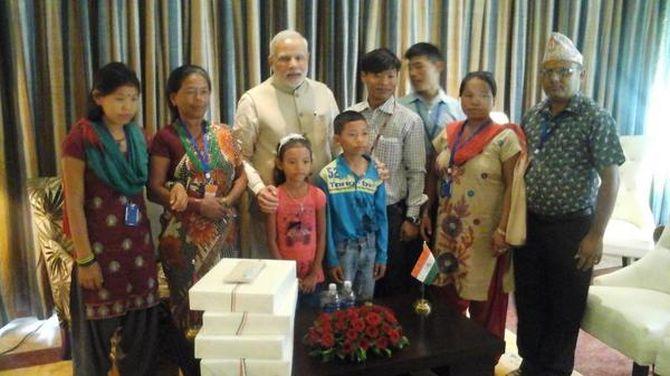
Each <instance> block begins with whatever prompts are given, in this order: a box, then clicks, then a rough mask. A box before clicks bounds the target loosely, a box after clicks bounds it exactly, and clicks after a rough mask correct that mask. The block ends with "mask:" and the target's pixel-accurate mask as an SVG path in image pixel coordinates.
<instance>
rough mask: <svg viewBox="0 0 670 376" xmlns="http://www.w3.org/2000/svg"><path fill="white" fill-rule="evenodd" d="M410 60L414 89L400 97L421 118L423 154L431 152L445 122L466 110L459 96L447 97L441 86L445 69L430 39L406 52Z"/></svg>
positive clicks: (401, 101) (439, 53)
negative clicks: (424, 141) (424, 150)
mask: <svg viewBox="0 0 670 376" xmlns="http://www.w3.org/2000/svg"><path fill="white" fill-rule="evenodd" d="M405 59H407V60H408V62H409V79H410V81H411V83H412V88H413V89H414V91H413V92H412V93H410V94H408V95H406V96H404V97H402V98H400V99H399V102H400V103H402V104H404V105H405V106H406V107H407V108H409V109H410V110H412V111H414V112H416V113H417V114H418V115H419V116H420V117H421V120H423V127H424V131H425V134H426V154H427V155H431V154H432V153H433V152H434V151H435V150H434V149H433V140H434V139H435V137H437V135H439V134H440V132H441V131H442V129H444V125H445V124H448V123H451V122H453V121H457V120H464V119H465V114H464V113H463V110H462V109H461V105H460V103H458V100H456V99H454V98H452V97H450V96H448V95H447V93H445V92H444V90H443V89H442V88H441V87H440V74H441V73H442V72H443V71H444V57H443V56H442V53H441V52H440V50H439V49H438V48H437V47H435V46H434V45H432V44H430V43H417V44H415V45H413V46H412V47H410V48H409V49H408V50H407V52H405Z"/></svg>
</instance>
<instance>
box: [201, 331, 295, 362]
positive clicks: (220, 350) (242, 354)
mask: <svg viewBox="0 0 670 376" xmlns="http://www.w3.org/2000/svg"><path fill="white" fill-rule="evenodd" d="M292 349H293V331H291V333H289V334H286V335H279V334H250V335H242V336H234V335H233V336H222V335H209V334H202V333H198V335H196V336H195V357H196V358H201V359H206V358H210V359H239V358H252V359H268V360H281V359H284V357H285V356H286V354H287V353H288V352H289V351H291V350H292Z"/></svg>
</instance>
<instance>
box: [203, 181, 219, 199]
mask: <svg viewBox="0 0 670 376" xmlns="http://www.w3.org/2000/svg"><path fill="white" fill-rule="evenodd" d="M218 189H219V187H218V186H217V185H216V184H211V183H210V184H207V185H205V197H212V198H213V197H216V191H217V190H218Z"/></svg>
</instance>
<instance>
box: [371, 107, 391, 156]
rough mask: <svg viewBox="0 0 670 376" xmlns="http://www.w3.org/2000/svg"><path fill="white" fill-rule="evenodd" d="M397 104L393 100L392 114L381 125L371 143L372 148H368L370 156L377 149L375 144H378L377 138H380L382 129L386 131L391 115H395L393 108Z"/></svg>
mask: <svg viewBox="0 0 670 376" xmlns="http://www.w3.org/2000/svg"><path fill="white" fill-rule="evenodd" d="M397 104H398V102H397V101H396V100H395V99H394V100H393V112H391V114H390V115H389V117H387V118H386V121H385V122H384V124H382V126H381V127H379V130H378V131H377V137H375V142H373V143H372V147H371V148H370V155H372V152H373V151H374V150H375V148H376V147H377V143H379V138H380V137H381V136H382V132H384V129H386V125H387V124H388V123H389V120H391V118H392V117H393V114H395V107H396V105H397Z"/></svg>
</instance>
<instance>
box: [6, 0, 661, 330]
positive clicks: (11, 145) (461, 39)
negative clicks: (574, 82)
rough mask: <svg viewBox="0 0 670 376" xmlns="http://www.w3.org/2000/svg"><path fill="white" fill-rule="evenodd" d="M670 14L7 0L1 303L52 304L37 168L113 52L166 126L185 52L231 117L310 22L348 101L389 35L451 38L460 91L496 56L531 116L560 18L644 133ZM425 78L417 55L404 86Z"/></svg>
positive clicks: (556, 3)
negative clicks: (279, 48) (44, 285)
mask: <svg viewBox="0 0 670 376" xmlns="http://www.w3.org/2000/svg"><path fill="white" fill-rule="evenodd" d="M667 17H668V5H667V0H648V1H646V0H628V1H624V0H539V1H533V0H240V1H237V0H161V1H158V0H147V1H139V2H138V1H136V0H50V1H41V0H5V1H0V31H2V33H0V42H1V43H0V63H1V64H0V69H1V72H0V84H1V85H2V87H1V88H0V123H1V124H2V129H0V141H1V142H2V143H3V146H4V148H3V149H2V151H1V152H0V189H1V191H0V218H9V220H1V221H2V222H0V283H2V289H1V290H2V295H1V298H2V302H3V304H2V306H0V313H2V314H7V316H8V317H10V318H11V317H15V316H16V315H17V314H24V313H28V314H38V315H43V314H44V313H45V312H46V311H47V309H46V308H45V307H48V304H47V303H45V302H44V300H45V299H44V295H45V294H44V290H43V289H41V287H40V286H39V283H38V281H37V280H36V278H35V277H33V276H35V275H37V274H38V273H39V271H38V270H37V269H38V266H37V262H38V261H39V255H35V254H34V253H33V251H32V249H33V247H32V236H33V235H32V233H31V225H30V223H31V222H30V216H29V211H28V203H27V199H26V193H25V186H26V181H27V180H28V179H30V178H33V177H37V176H46V175H54V174H58V173H59V168H60V166H59V160H60V154H61V144H62V141H63V139H64V138H65V136H66V134H67V131H68V129H69V125H70V124H72V123H73V122H74V121H75V120H76V119H77V118H80V117H81V116H83V115H85V113H86V101H87V97H88V94H89V91H90V86H91V82H92V77H93V73H94V72H95V70H96V69H97V68H99V67H100V66H102V65H104V64H106V63H108V62H111V61H123V62H125V63H127V64H128V65H129V66H130V67H132V68H133V69H134V70H135V71H136V72H137V74H138V76H139V77H140V79H141V84H142V97H141V98H142V104H141V107H140V113H139V115H138V121H139V122H140V124H143V126H144V127H145V129H146V132H147V134H148V135H153V134H155V132H156V131H157V130H158V129H159V128H160V127H162V126H164V125H165V124H167V123H168V122H169V114H168V110H167V98H166V97H165V85H166V80H167V77H168V75H169V73H170V72H171V71H172V70H173V69H174V68H176V67H178V66H180V65H182V64H184V63H193V64H198V65H201V66H203V67H204V68H205V69H207V70H208V71H209V72H210V75H211V78H212V85H213V86H212V97H211V107H210V114H209V116H210V118H211V119H212V120H214V121H223V122H226V123H228V124H230V123H232V120H233V116H234V113H235V105H236V103H237V100H238V99H239V97H240V96H241V95H242V93H244V92H245V91H246V90H248V89H249V88H251V87H253V86H255V85H257V84H259V83H260V82H262V81H263V80H265V79H266V78H267V77H268V76H269V74H270V68H269V64H268V62H267V56H268V54H269V46H268V44H269V41H270V39H271V38H272V37H273V36H274V34H275V33H277V32H278V31H280V30H282V29H285V28H291V29H295V30H297V31H299V32H301V33H302V34H303V35H304V36H305V38H306V39H307V41H308V43H309V47H310V59H309V73H308V74H309V77H311V78H314V79H317V80H319V81H321V82H324V83H325V84H327V85H328V86H329V87H330V88H331V89H332V90H333V93H334V94H335V97H336V99H337V101H338V104H339V106H340V108H342V109H344V108H347V107H348V106H350V105H352V104H353V103H355V102H357V101H359V100H361V99H362V98H363V97H364V95H365V93H364V88H363V85H362V84H361V82H360V78H359V72H358V60H359V58H360V57H361V56H362V55H363V54H364V53H366V52H368V51H370V50H372V49H375V48H379V47H387V48H389V49H390V50H391V51H393V52H395V53H396V54H397V55H398V56H399V57H402V55H403V54H404V52H405V50H406V49H407V48H408V47H410V46H411V45H413V44H414V43H417V42H424V41H425V42H430V43H434V44H435V45H437V46H439V47H440V48H441V49H442V51H443V54H444V57H445V59H446V69H445V72H444V74H443V76H442V77H441V80H442V83H443V84H444V87H445V90H446V91H447V93H448V94H450V95H452V96H454V97H457V96H458V88H459V84H460V81H461V79H462V78H463V76H464V75H465V74H466V73H467V72H468V71H472V70H481V69H485V70H489V71H491V72H493V74H494V75H495V77H496V81H497V83H498V96H497V102H496V105H495V109H496V110H499V111H504V112H505V113H507V114H508V116H509V117H510V119H511V120H512V121H515V122H519V121H521V118H522V115H523V113H524V111H525V110H526V109H528V108H529V107H530V106H532V105H533V104H535V103H537V102H538V101H539V100H541V99H542V98H543V93H542V88H541V86H540V82H539V67H540V62H541V59H542V56H543V53H544V45H545V43H546V40H547V37H548V36H549V33H550V32H552V31H559V32H562V33H564V34H566V35H568V36H569V37H570V38H572V39H573V40H574V41H575V42H576V44H577V47H578V48H579V49H580V50H581V51H582V53H583V55H584V60H585V68H586V80H585V82H584V86H583V91H584V92H585V93H586V94H587V95H590V96H592V97H593V98H594V99H595V100H596V101H597V102H598V103H599V104H601V105H602V106H603V107H605V108H606V109H608V110H610V111H611V112H612V114H613V115H614V117H615V119H616V120H617V124H618V126H619V130H620V133H621V134H643V133H646V132H647V129H646V126H647V124H650V123H651V120H654V119H650V118H649V117H648V116H647V111H648V107H649V103H650V101H651V100H652V99H653V98H650V94H649V88H650V87H651V86H652V85H653V84H654V83H655V82H656V81H658V78H657V76H655V74H657V72H656V71H657V69H656V67H657V64H658V61H659V57H661V56H667V55H668V52H667V51H669V50H668V49H664V50H661V40H664V41H667V40H668V37H667V33H668V26H667V21H665V22H666V24H664V23H663V22H664V21H663V20H666V19H667ZM664 25H665V26H664ZM663 38H665V39H663ZM664 48H666V47H664ZM410 90H411V87H410V85H409V80H408V72H407V70H406V62H403V69H402V70H401V72H400V77H399V85H398V91H397V94H398V95H404V94H406V93H407V92H409V91H410ZM10 176H11V179H10V178H9V177H10ZM659 179H661V180H662V181H661V182H660V183H657V184H655V186H654V187H655V188H654V192H655V194H654V200H653V202H652V204H653V207H654V210H655V212H656V213H658V212H659V211H660V212H667V211H668V210H669V209H668V206H669V205H668V204H667V202H668V198H667V197H668V196H670V188H668V187H669V186H670V184H668V183H666V181H665V180H667V179H666V178H659ZM663 179H665V180H663ZM660 220H663V221H664V220H667V218H662V217H661V218H660Z"/></svg>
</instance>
